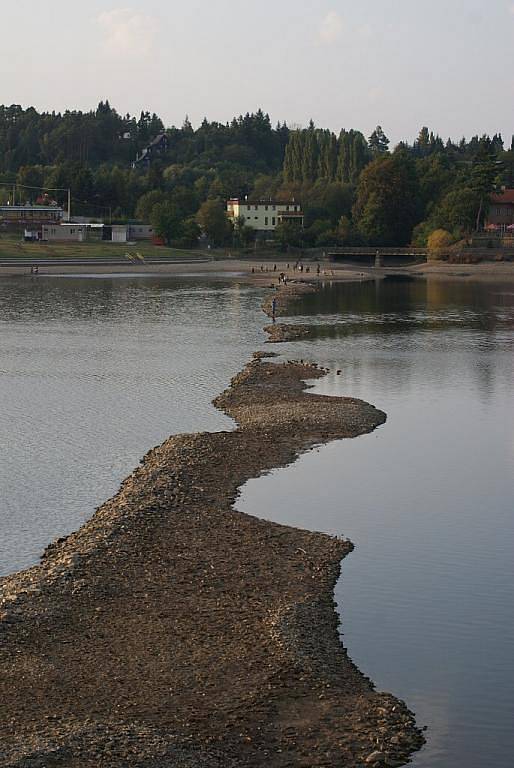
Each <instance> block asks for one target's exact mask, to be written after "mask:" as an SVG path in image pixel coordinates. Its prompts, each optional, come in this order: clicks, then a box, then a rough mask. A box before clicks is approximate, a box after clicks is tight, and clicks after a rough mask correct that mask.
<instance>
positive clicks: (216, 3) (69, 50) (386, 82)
mask: <svg viewBox="0 0 514 768" xmlns="http://www.w3.org/2000/svg"><path fill="white" fill-rule="evenodd" d="M1 5H2V8H1V21H0V24H1V30H2V46H1V48H0V103H3V104H21V105H23V106H24V107H27V106H34V107H36V108H37V109H38V110H49V111H52V110H56V111H62V110H65V109H83V110H88V109H93V108H94V107H96V105H97V104H98V102H99V101H100V100H105V99H108V100H109V102H110V103H111V105H112V106H114V107H115V108H116V109H117V110H118V112H120V113H122V114H125V113H127V112H129V113H130V114H136V115H139V113H140V111H141V110H142V109H145V110H149V111H151V112H156V113H157V114H158V115H160V117H161V118H162V119H163V121H164V123H165V125H167V126H170V125H178V126H179V125H181V124H182V122H183V120H184V117H185V115H186V114H187V115H189V117H190V119H191V121H192V123H193V125H195V126H196V125H198V124H199V123H200V122H201V120H202V119H203V117H204V116H206V117H207V118H208V119H209V120H218V121H220V122H226V121H227V120H230V119H231V118H232V117H233V116H234V115H239V114H244V113H245V112H252V111H255V110H257V109H258V108H259V107H260V108H262V109H263V110H264V111H265V112H269V114H270V117H271V119H272V121H273V122H274V123H276V122H277V121H279V120H280V121H284V120H285V121H287V123H288V124H289V125H293V126H305V125H307V124H308V122H309V120H310V119H311V118H312V119H313V120H314V122H315V123H316V125H318V126H320V127H323V128H331V129H332V130H334V131H337V132H339V130H340V129H341V128H347V129H349V128H356V129H359V130H362V131H363V132H364V133H365V134H366V135H369V134H370V133H371V131H372V130H373V128H374V127H375V126H376V125H377V124H380V125H382V127H383V128H384V130H385V132H386V134H387V135H388V136H389V137H390V138H391V140H392V142H393V143H396V142H398V141H400V140H408V141H412V140H414V138H415V137H416V136H417V134H418V132H419V129H420V128H421V126H423V125H427V126H428V127H429V128H430V129H431V130H433V131H434V132H436V133H439V134H440V135H441V136H442V137H443V138H445V139H446V138H447V137H448V136H451V137H452V138H454V139H459V138H461V137H462V136H463V135H466V136H468V137H469V136H471V135H474V134H480V135H481V134H483V133H489V134H493V133H496V132H501V133H502V134H503V136H504V139H506V141H507V142H508V143H509V144H510V140H511V136H512V134H513V133H514V113H513V105H514V0H488V2H484V0H428V1H427V2H424V3H421V2H420V1H419V0H353V2H349V1H348V0H329V2H325V0H318V2H308V0H260V1H259V2H257V1H256V0H254V2H250V0H246V2H239V3H238V2H235V0H231V1H230V2H229V0H188V1H186V2H184V0H145V2H141V1H140V0H113V2H107V1H106V0H88V1H87V2H77V1H76V0H67V2H64V1H63V0H52V2H51V3H46V2H42V0H17V2H15V3H12V2H7V0H1ZM4 5H5V7H3V6H4Z"/></svg>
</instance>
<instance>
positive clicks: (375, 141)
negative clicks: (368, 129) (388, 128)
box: [368, 125, 390, 157]
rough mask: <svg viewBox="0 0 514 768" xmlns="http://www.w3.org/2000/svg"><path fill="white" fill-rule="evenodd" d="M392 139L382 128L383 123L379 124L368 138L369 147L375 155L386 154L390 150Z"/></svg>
mask: <svg viewBox="0 0 514 768" xmlns="http://www.w3.org/2000/svg"><path fill="white" fill-rule="evenodd" d="M389 144H390V141H389V139H388V138H387V136H386V135H385V133H384V131H383V130H382V126H381V125H377V127H376V128H375V130H374V131H373V133H372V134H371V136H370V137H369V139H368V147H369V151H370V152H371V154H372V156H373V157H378V156H379V155H385V154H386V153H387V152H388V151H389Z"/></svg>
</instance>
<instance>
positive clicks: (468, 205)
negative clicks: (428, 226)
mask: <svg viewBox="0 0 514 768" xmlns="http://www.w3.org/2000/svg"><path fill="white" fill-rule="evenodd" d="M479 207H480V196H479V194H478V193H477V192H476V191H475V190H474V189H471V188H470V187H464V186H463V187H461V186H459V187H457V188H456V189H452V190H450V191H449V192H448V193H447V194H446V195H444V197H443V198H442V199H441V201H440V202H439V204H438V205H437V206H436V207H435V209H434V211H433V213H432V215H431V217H430V218H431V221H432V223H433V229H438V228H441V229H448V230H450V231H451V232H458V233H459V234H466V233H469V232H471V231H472V229H473V227H474V226H475V224H476V215H477V210H478V209H479Z"/></svg>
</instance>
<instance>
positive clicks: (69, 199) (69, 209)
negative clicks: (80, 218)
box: [68, 189, 71, 223]
mask: <svg viewBox="0 0 514 768" xmlns="http://www.w3.org/2000/svg"><path fill="white" fill-rule="evenodd" d="M70 221H71V189H68V223H69V222H70Z"/></svg>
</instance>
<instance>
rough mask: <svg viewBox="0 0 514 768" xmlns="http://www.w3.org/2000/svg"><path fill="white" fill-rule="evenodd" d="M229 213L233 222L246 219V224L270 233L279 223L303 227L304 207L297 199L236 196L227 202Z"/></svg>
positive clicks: (259, 230)
mask: <svg viewBox="0 0 514 768" xmlns="http://www.w3.org/2000/svg"><path fill="white" fill-rule="evenodd" d="M227 215H228V217H229V219H230V220H231V221H232V222H235V221H236V219H241V220H242V219H244V223H245V226H247V227H252V228H253V229H256V230H257V231H258V232H262V233H267V232H269V233H270V234H271V233H273V232H274V231H275V229H276V228H277V226H278V225H279V224H283V223H285V222H293V223H294V224H297V225H298V226H299V227H303V211H302V207H301V205H300V204H299V203H297V202H296V201H295V200H290V201H289V202H285V203H284V202H278V201H276V200H246V199H245V200H240V199H239V198H237V197H235V198H232V199H231V200H229V201H228V203H227Z"/></svg>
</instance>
